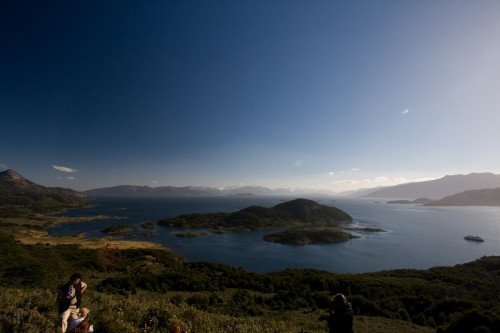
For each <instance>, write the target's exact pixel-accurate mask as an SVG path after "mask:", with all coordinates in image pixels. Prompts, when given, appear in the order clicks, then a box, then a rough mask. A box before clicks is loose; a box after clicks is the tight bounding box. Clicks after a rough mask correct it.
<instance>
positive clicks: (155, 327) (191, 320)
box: [0, 234, 500, 333]
mask: <svg viewBox="0 0 500 333" xmlns="http://www.w3.org/2000/svg"><path fill="white" fill-rule="evenodd" d="M0 262H1V263H2V264H1V266H0V285H1V286H2V287H0V289H1V290H0V291H1V292H0V331H2V332H27V331H30V330H29V329H28V326H26V325H35V324H36V325H38V326H39V328H40V329H39V330H38V332H49V331H51V330H52V331H54V327H55V326H54V325H55V323H57V314H56V313H55V309H54V307H53V301H52V300H51V294H50V290H53V289H54V288H55V287H56V286H57V285H59V284H62V283H64V282H65V280H66V279H67V277H68V275H70V274H71V273H72V272H73V271H80V272H82V274H83V276H84V280H86V282H88V283H89V285H90V288H89V292H88V294H87V296H86V297H87V298H86V299H84V304H85V305H86V306H89V307H90V308H91V311H92V310H94V312H93V313H92V320H93V321H94V324H95V327H96V333H99V332H122V331H126V332H131V333H133V332H166V327H167V326H168V325H169V324H171V323H174V322H175V321H176V320H178V321H181V323H182V324H183V325H185V326H186V327H188V328H190V329H191V330H192V331H193V332H194V331H197V332H198V331H200V332H220V331H228V332H229V331H230V332H299V331H300V329H304V330H306V331H308V332H321V331H324V328H325V327H326V323H325V322H324V321H322V319H325V316H324V314H325V311H326V308H327V306H328V302H329V299H330V293H331V292H335V293H336V292H342V293H345V294H346V295H347V296H348V297H349V299H350V300H351V301H352V303H353V307H354V309H355V312H356V315H357V317H358V320H359V318H373V317H381V318H387V319H391V320H395V319H397V320H403V321H406V322H408V323H413V324H418V325H420V326H427V327H430V328H433V329H437V328H439V330H440V331H441V332H474V329H477V328H479V327H483V328H484V329H488V330H489V331H488V330H484V329H483V330H482V331H481V332H498V331H499V329H500V326H499V325H500V318H499V315H498V314H499V313H500V257H484V258H481V259H479V260H477V261H474V262H471V263H467V264H463V265H457V266H455V267H437V268H432V269H429V270H395V271H384V272H379V273H370V274H354V275H350V274H333V273H329V272H325V271H319V270H307V269H293V270H285V271H281V272H274V273H267V274H255V273H250V272H246V271H244V270H242V269H239V268H235V267H231V266H227V265H222V264H216V263H202V262H200V263H189V262H187V261H185V260H184V259H183V258H182V257H180V256H178V255H176V254H175V253H172V252H170V251H166V250H123V251H118V250H112V249H106V248H102V249H98V250H84V249H81V248H79V247H78V246H46V245H43V244H38V245H34V246H26V245H21V244H18V243H16V242H15V241H14V240H13V239H12V238H10V237H9V236H6V235H4V234H0ZM52 296H53V295H52ZM52 299H53V298H52ZM16 309H21V310H16ZM16 311H17V312H16ZM16 313H17V318H18V319H19V318H20V317H19V314H20V313H24V314H25V315H24V316H25V317H23V318H24V319H23V320H17V321H16V320H14V319H13V318H16V317H15V316H16ZM306 313H307V316H306V315H305V314H306ZM299 314H301V315H299ZM297 316H300V317H301V320H302V321H303V322H302V323H301V324H300V325H301V326H299V324H298V323H297V322H296V321H297ZM361 316H363V317H361ZM277 317H279V318H282V319H284V321H280V320H277V319H276V318H277ZM291 323H293V325H292V324H291ZM399 323H400V322H399V321H398V322H396V321H395V322H394V327H396V326H398V327H399V325H400V324H399ZM23 325H25V326H23ZM359 325H360V326H361V322H360V324H359ZM408 325H409V324H408ZM389 326H390V325H389ZM41 327H44V329H41ZM408 327H409V326H408ZM292 328H293V329H292ZM398 329H399V330H400V331H401V327H399V328H398ZM403 331H408V332H410V330H409V329H408V330H406V328H405V329H403ZM358 332H359V331H358ZM372 332H376V330H372ZM387 332H397V330H390V329H388V330H387ZM477 332H479V331H477Z"/></svg>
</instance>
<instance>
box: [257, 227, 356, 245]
mask: <svg viewBox="0 0 500 333" xmlns="http://www.w3.org/2000/svg"><path fill="white" fill-rule="evenodd" d="M353 238H358V237H357V236H353V235H351V234H350V233H347V232H345V231H342V230H341V229H340V228H336V227H323V228H290V229H287V230H285V231H281V232H276V233H273V234H270V235H266V236H264V240H266V241H268V242H275V243H283V244H290V245H306V244H332V243H338V242H346V241H348V240H349V239H353Z"/></svg>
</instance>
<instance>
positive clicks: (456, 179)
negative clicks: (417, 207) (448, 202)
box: [361, 173, 500, 200]
mask: <svg viewBox="0 0 500 333" xmlns="http://www.w3.org/2000/svg"><path fill="white" fill-rule="evenodd" d="M498 187H500V175H495V174H493V173H471V174H468V175H454V176H445V177H443V178H440V179H436V180H429V181H424V182H414V183H408V184H402V185H396V186H392V187H386V188H382V189H374V190H373V191H372V192H368V193H367V192H364V193H363V195H361V197H369V198H390V199H408V200H413V199H417V198H429V199H433V200H439V199H442V198H444V197H446V196H451V195H454V194H457V193H461V192H464V191H469V190H484V189H492V188H498Z"/></svg>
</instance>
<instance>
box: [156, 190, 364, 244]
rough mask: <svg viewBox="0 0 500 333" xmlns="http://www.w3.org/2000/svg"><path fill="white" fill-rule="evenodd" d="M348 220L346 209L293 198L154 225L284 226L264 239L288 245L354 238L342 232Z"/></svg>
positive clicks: (236, 228) (214, 227) (239, 228)
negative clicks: (276, 202)
mask: <svg viewBox="0 0 500 333" xmlns="http://www.w3.org/2000/svg"><path fill="white" fill-rule="evenodd" d="M350 222H352V217H351V216H350V215H349V214H347V213H346V212H344V211H342V210H340V209H338V208H335V207H331V206H325V205H321V204H319V203H318V202H316V201H312V200H307V199H295V200H291V201H287V202H283V203H280V204H278V205H276V206H274V207H271V208H266V207H261V206H250V207H247V208H244V209H242V210H240V211H237V212H233V213H209V214H186V215H181V216H178V217H175V218H167V219H163V220H160V221H158V225H160V226H167V227H175V228H186V229H202V228H203V229H212V230H216V231H217V232H227V231H255V230H265V229H277V228H286V230H285V231H282V232H278V233H273V234H271V235H267V236H265V237H264V240H266V241H270V242H277V243H285V244H291V245H305V244H319V243H322V244H330V243H336V242H342V241H347V240H349V239H352V238H356V236H353V235H351V234H349V233H348V232H346V231H344V227H343V226H344V225H345V224H348V223H350Z"/></svg>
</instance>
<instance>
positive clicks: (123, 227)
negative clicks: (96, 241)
mask: <svg viewBox="0 0 500 333" xmlns="http://www.w3.org/2000/svg"><path fill="white" fill-rule="evenodd" d="M134 230H137V227H136V226H131V225H127V224H116V225H114V226H111V227H109V228H106V229H104V230H103V231H102V232H104V233H106V234H119V233H123V232H129V231H134Z"/></svg>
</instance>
